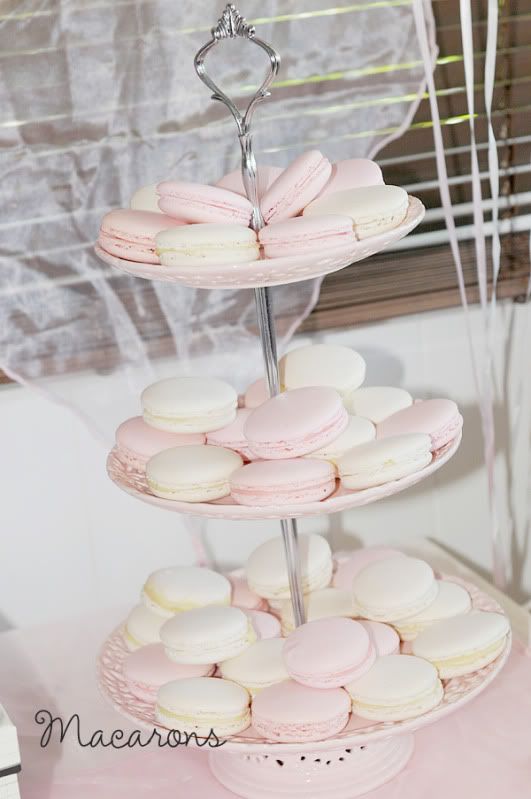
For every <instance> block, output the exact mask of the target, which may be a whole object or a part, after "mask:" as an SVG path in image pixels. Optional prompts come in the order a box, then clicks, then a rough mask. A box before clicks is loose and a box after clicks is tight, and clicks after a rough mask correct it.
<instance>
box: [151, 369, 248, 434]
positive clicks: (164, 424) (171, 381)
mask: <svg viewBox="0 0 531 799" xmlns="http://www.w3.org/2000/svg"><path fill="white" fill-rule="evenodd" d="M141 403H142V408H143V416H144V421H145V422H146V423H147V424H149V425H151V427H156V428H157V429H158V430H167V431H169V432H173V433H208V432H210V431H212V430H217V429H219V428H221V427H224V426H225V425H227V424H230V423H231V422H233V421H234V419H235V418H236V408H237V405H238V395H237V393H236V391H235V390H234V389H233V388H232V386H231V385H229V384H228V383H226V382H225V381H223V380H217V379H215V378H204V377H173V378H172V377H170V378H167V379H165V380H159V381H157V382H156V383H152V384H151V385H150V386H148V387H147V388H145V389H144V391H143V392H142V396H141Z"/></svg>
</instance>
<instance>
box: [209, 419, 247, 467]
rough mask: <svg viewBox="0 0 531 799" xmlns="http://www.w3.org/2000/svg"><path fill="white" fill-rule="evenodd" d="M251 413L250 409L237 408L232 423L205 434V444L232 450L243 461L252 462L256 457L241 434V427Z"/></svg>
mask: <svg viewBox="0 0 531 799" xmlns="http://www.w3.org/2000/svg"><path fill="white" fill-rule="evenodd" d="M251 413H252V411H251V409H250V408H238V410H237V411H236V418H235V420H234V421H233V422H231V423H230V424H228V425H226V426H225V427H220V429H219V430H213V431H212V432H210V433H207V441H206V443H207V444H211V445H212V446H214V447H225V448H226V449H232V450H234V452H237V453H238V454H239V455H241V456H242V458H243V459H244V461H253V460H256V458H257V457H258V456H257V455H254V454H253V452H252V450H250V449H249V445H248V443H247V439H246V438H245V435H244V433H243V427H244V424H245V423H246V421H247V419H248V418H249V415H250V414H251Z"/></svg>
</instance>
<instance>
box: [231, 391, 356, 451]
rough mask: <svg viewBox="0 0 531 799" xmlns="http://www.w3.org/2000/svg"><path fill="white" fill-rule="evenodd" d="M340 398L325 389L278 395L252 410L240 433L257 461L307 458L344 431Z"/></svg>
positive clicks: (344, 413) (346, 422) (344, 412)
mask: <svg viewBox="0 0 531 799" xmlns="http://www.w3.org/2000/svg"><path fill="white" fill-rule="evenodd" d="M347 424H348V414H347V412H346V410H345V408H344V406H343V403H342V401H341V397H340V396H339V394H338V393H337V392H336V391H335V390H334V389H332V388H329V387H327V386H313V387H307V388H299V389H294V390H293V391H285V392H283V393H282V394H277V395H276V396H275V397H271V399H268V400H266V402H264V403H262V405H260V406H259V407H258V408H255V409H254V410H252V411H251V413H250V414H249V416H248V418H247V419H246V421H245V424H244V427H243V433H244V436H245V438H246V439H247V441H248V445H249V449H250V450H251V452H253V453H254V454H255V456H256V457H258V458H266V459H268V460H276V459H282V458H296V457H298V456H300V455H307V454H308V453H310V452H313V451H314V450H316V449H319V448H320V447H323V446H325V445H326V444H329V443H330V442H332V441H334V440H335V439H336V438H337V437H338V436H339V435H340V434H341V433H342V432H343V430H344V429H345V428H346V426H347Z"/></svg>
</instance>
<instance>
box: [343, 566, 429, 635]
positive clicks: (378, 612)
mask: <svg viewBox="0 0 531 799" xmlns="http://www.w3.org/2000/svg"><path fill="white" fill-rule="evenodd" d="M438 590H439V586H438V584H437V581H436V580H435V577H434V574H433V570H432V568H431V566H429V565H428V564H427V563H426V562H425V561H423V560H420V559H418V558H409V557H400V556H399V557H394V558H386V559H385V560H380V561H377V562H375V563H371V564H369V565H368V566H365V568H363V569H362V570H361V571H360V572H359V574H358V575H357V576H356V577H355V578H354V580H353V583H352V594H353V601H354V606H355V607H357V608H358V610H359V612H360V613H359V615H360V616H363V617H364V618H366V619H370V620H372V621H383V622H393V621H397V620H398V619H400V618H404V617H406V616H408V615H413V614H414V613H420V612H421V610H424V608H427V607H428V605H430V604H431V603H432V602H433V601H434V599H435V598H436V596H437V592H438ZM405 608H411V609H413V608H414V609H415V610H411V611H410V612H404V609H405Z"/></svg>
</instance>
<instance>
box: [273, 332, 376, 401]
mask: <svg viewBox="0 0 531 799" xmlns="http://www.w3.org/2000/svg"><path fill="white" fill-rule="evenodd" d="M365 369H366V367H365V360H364V359H363V358H362V356H361V355H360V354H359V353H358V352H356V351H355V350H353V349H351V348H350V347H341V346H337V345H330V344H309V345H307V346H305V347H297V349H294V350H291V351H290V352H288V353H286V355H284V357H283V358H281V360H280V363H279V372H280V381H281V384H282V388H284V389H295V388H303V387H305V386H329V387H331V388H334V389H335V390H336V391H338V392H339V394H341V396H342V397H343V398H344V397H346V396H348V394H349V393H350V392H351V391H353V390H354V389H356V388H358V387H359V386H361V384H362V383H363V381H364V379H365Z"/></svg>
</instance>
